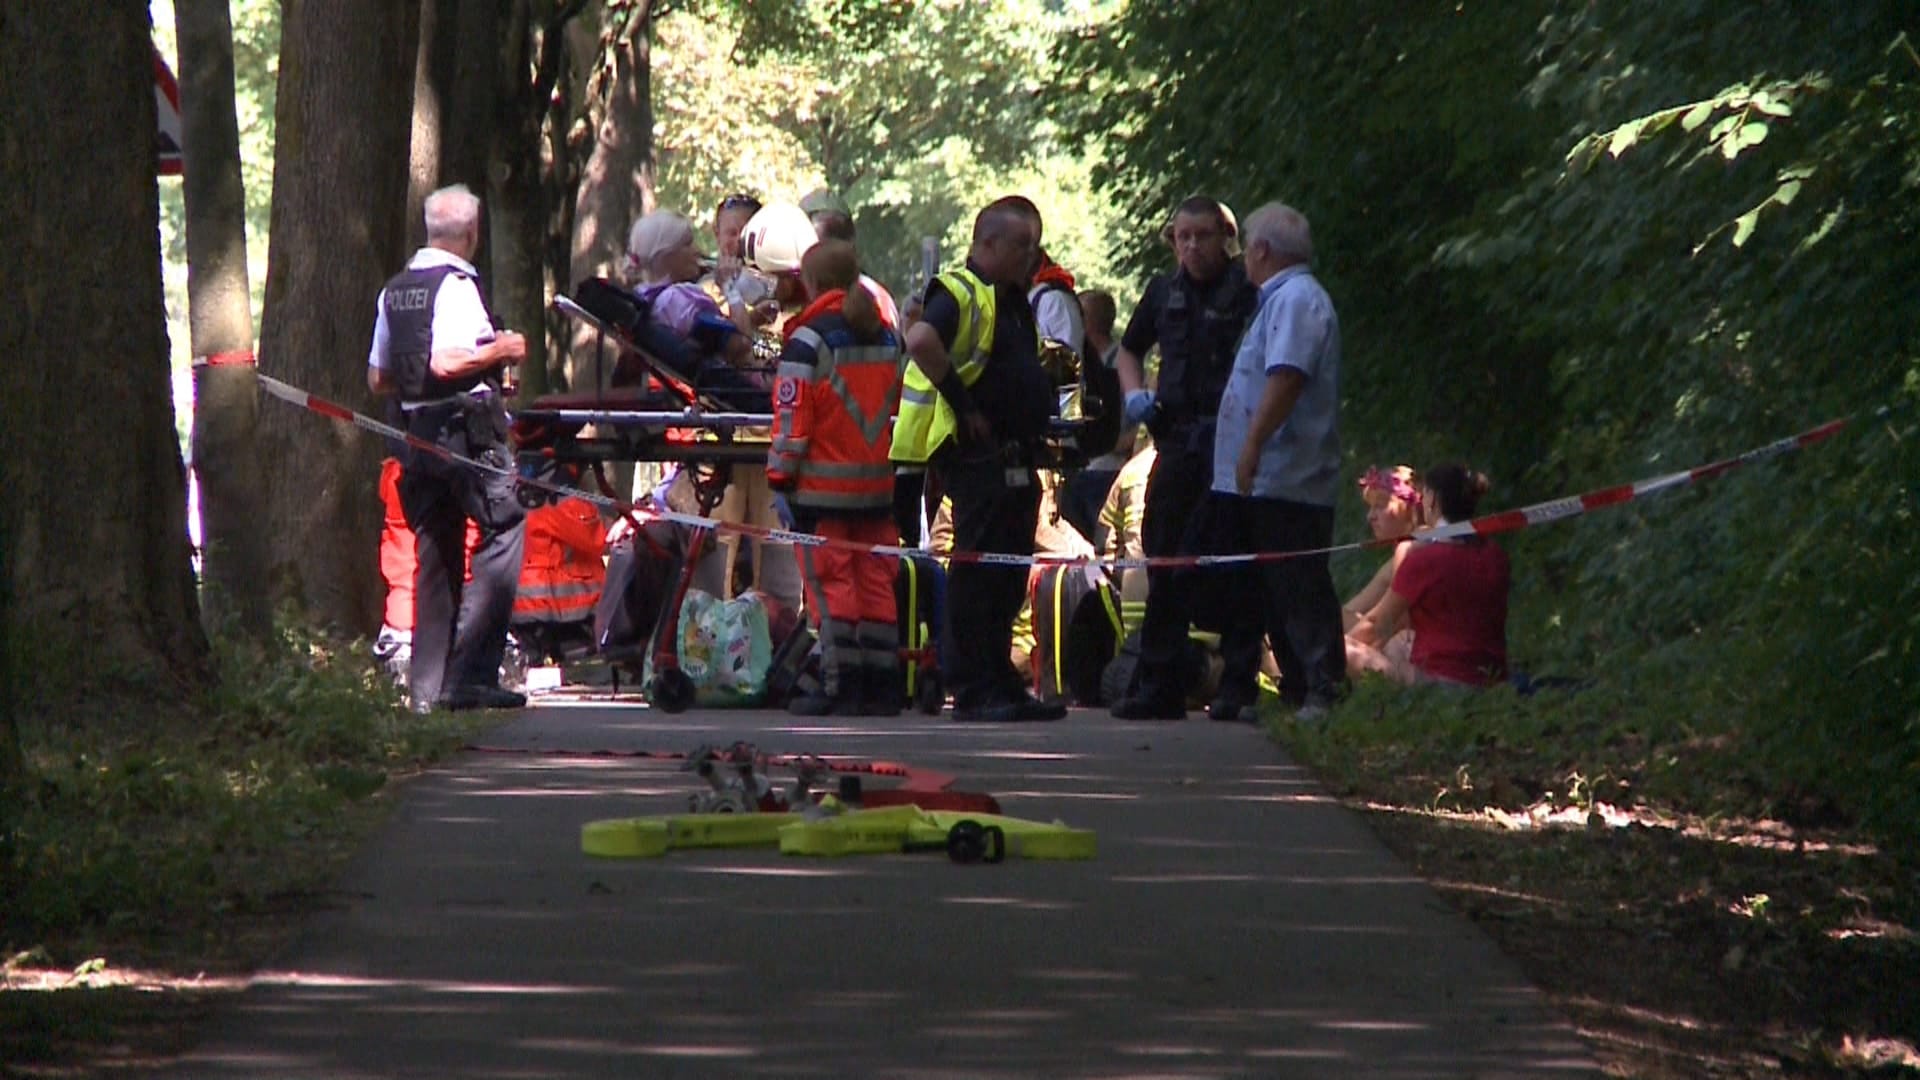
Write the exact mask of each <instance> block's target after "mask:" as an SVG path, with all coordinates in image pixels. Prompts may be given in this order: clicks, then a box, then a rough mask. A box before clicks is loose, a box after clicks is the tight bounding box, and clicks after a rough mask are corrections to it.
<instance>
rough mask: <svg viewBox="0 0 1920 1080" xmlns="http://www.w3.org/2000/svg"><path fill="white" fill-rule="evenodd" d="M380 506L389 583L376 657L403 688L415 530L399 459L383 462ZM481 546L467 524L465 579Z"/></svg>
mask: <svg viewBox="0 0 1920 1080" xmlns="http://www.w3.org/2000/svg"><path fill="white" fill-rule="evenodd" d="M380 503H381V505H382V507H383V509H384V510H385V517H384V520H383V523H382V525H381V528H380V577H381V578H382V579H383V580H384V581H385V582H386V583H387V602H386V607H385V609H384V612H383V614H382V616H381V620H380V636H379V637H378V638H375V639H374V642H373V655H374V657H375V658H376V659H378V660H379V661H380V663H381V665H382V666H384V667H385V668H386V669H387V672H388V673H389V674H390V675H392V676H393V678H394V680H395V681H396V682H397V683H399V684H400V687H401V689H405V688H406V685H407V668H408V667H409V666H410V665H411V664H412V662H413V571H414V567H415V566H416V565H417V559H418V557H417V556H416V555H415V554H414V538H413V529H412V528H411V527H409V526H408V525H407V515H406V513H405V512H404V511H402V510H401V509H400V460H399V459H398V458H387V459H386V460H384V461H382V462H381V463H380ZM479 546H480V527H479V526H478V525H475V524H474V523H473V522H472V521H468V522H467V538H466V547H465V550H464V551H463V553H462V564H461V565H462V575H463V580H467V581H471V580H472V579H473V571H472V570H471V568H469V567H467V562H469V561H470V560H471V559H472V557H473V549H474V548H476V547H479Z"/></svg>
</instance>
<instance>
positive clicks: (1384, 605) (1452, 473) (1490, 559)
mask: <svg viewBox="0 0 1920 1080" xmlns="http://www.w3.org/2000/svg"><path fill="white" fill-rule="evenodd" d="M1486 490H1487V478H1486V477H1485V476H1483V475H1481V474H1480V473H1477V472H1474V471H1473V470H1471V469H1469V468H1467V467H1466V466H1465V465H1441V466H1438V467H1437V468H1433V469H1429V470H1428V471H1427V476H1426V483H1425V484H1424V485H1422V488H1421V497H1422V499H1423V500H1424V501H1425V504H1426V505H1427V506H1429V507H1432V508H1435V509H1437V510H1438V511H1439V515H1440V516H1439V519H1438V520H1437V521H1436V522H1435V523H1434V524H1435V525H1436V526H1444V525H1446V524H1448V523H1450V522H1455V521H1467V520H1470V519H1471V518H1472V517H1473V516H1474V512H1475V510H1476V509H1478V506H1479V502H1480V496H1481V495H1483V494H1485V493H1486ZM1509 583H1510V571H1509V568H1508V565H1507V553H1506V552H1505V551H1503V550H1501V548H1500V546H1499V545H1498V544H1496V543H1494V542H1493V541H1492V540H1489V539H1487V538H1486V537H1482V536H1464V537H1456V538H1454V539H1450V540H1419V541H1415V542H1413V544H1412V545H1411V547H1410V549H1409V550H1408V551H1407V552H1406V553H1405V554H1404V555H1403V556H1400V565H1399V568H1398V569H1396V570H1395V571H1394V572H1393V581H1392V583H1391V584H1390V585H1389V586H1388V588H1387V592H1386V595H1385V596H1383V597H1381V598H1380V602H1379V603H1377V604H1375V605H1374V606H1373V608H1372V609H1371V610H1369V611H1368V612H1367V614H1366V615H1364V616H1362V617H1361V618H1360V619H1359V621H1358V622H1356V623H1355V625H1354V626H1353V628H1352V630H1350V631H1349V636H1350V637H1351V638H1352V639H1353V640H1355V641H1357V642H1359V643H1360V644H1362V645H1367V646H1371V647H1374V648H1379V647H1380V646H1381V645H1382V644H1383V643H1384V642H1386V641H1388V640H1389V639H1391V638H1392V637H1393V635H1394V634H1395V633H1397V632H1398V631H1399V630H1400V628H1401V627H1402V626H1408V625H1410V626H1411V627H1412V629H1413V649H1412V653H1411V660H1412V672H1411V676H1410V678H1409V680H1408V681H1412V682H1426V683H1442V684H1448V685H1455V686H1490V685H1492V684H1494V683H1499V682H1504V681H1505V680H1506V677H1507V590H1508V587H1509Z"/></svg>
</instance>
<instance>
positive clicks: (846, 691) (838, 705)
mask: <svg viewBox="0 0 1920 1080" xmlns="http://www.w3.org/2000/svg"><path fill="white" fill-rule="evenodd" d="M833 715H835V716H865V715H867V669H866V668H863V667H849V668H846V669H844V670H842V671H841V672H840V692H839V693H838V694H836V695H835V696H834V699H833Z"/></svg>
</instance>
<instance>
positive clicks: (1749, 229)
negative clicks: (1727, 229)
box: [1733, 203, 1766, 247]
mask: <svg viewBox="0 0 1920 1080" xmlns="http://www.w3.org/2000/svg"><path fill="white" fill-rule="evenodd" d="M1765 205H1766V204H1765V203H1761V204H1760V206H1756V207H1754V208H1753V209H1751V210H1749V211H1747V212H1746V213H1744V214H1741V215H1740V216H1739V217H1737V218H1735V219H1734V222H1733V246H1734V247H1744V246H1746V243H1747V240H1748V238H1749V237H1751V236H1752V235H1753V230H1754V229H1755V228H1757V227H1759V224H1760V207H1761V206H1765Z"/></svg>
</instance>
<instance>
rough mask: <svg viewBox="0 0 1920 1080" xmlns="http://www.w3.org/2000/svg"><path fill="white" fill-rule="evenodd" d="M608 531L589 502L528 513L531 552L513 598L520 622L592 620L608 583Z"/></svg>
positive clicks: (575, 501)
mask: <svg viewBox="0 0 1920 1080" xmlns="http://www.w3.org/2000/svg"><path fill="white" fill-rule="evenodd" d="M606 550H607V531H606V528H605V527H604V526H602V525H601V524H600V514H599V512H598V511H596V510H594V508H593V504H592V503H590V502H588V501H586V500H585V499H574V498H568V499H561V500H560V501H559V502H556V503H551V504H549V505H547V506H542V507H540V508H538V509H535V510H531V511H529V512H528V513H527V554H526V560H525V561H524V562H522V563H521V565H520V591H519V593H518V594H517V595H515V596H514V598H513V621H515V622H577V621H579V620H582V619H589V618H592V617H593V606H594V605H595V604H596V603H598V602H599V600H600V590H601V587H602V586H604V585H605V584H606V581H607V566H606V563H605V562H603V561H602V559H601V556H603V555H605V554H606Z"/></svg>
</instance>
